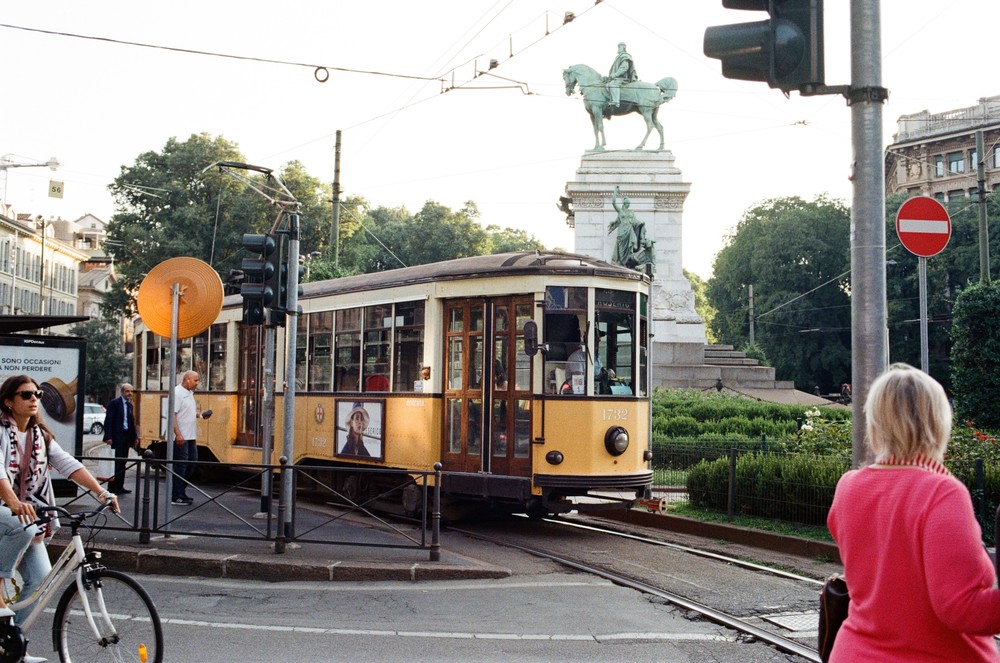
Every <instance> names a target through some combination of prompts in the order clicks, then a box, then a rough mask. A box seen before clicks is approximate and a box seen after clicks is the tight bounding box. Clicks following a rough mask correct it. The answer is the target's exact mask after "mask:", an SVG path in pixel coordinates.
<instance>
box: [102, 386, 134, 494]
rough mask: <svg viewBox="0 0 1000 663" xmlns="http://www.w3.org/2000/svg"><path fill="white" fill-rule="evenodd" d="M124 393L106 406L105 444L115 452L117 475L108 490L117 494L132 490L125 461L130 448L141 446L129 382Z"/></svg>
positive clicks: (123, 390)
mask: <svg viewBox="0 0 1000 663" xmlns="http://www.w3.org/2000/svg"><path fill="white" fill-rule="evenodd" d="M121 393H122V395H121V396H119V397H118V398H115V399H113V400H112V401H111V402H110V403H108V404H107V405H106V406H105V414H104V444H110V445H111V448H112V449H114V452H115V476H114V478H112V479H111V481H110V482H108V490H110V491H111V492H112V493H115V494H116V495H125V494H128V493H131V492H132V491H131V490H129V489H128V488H126V487H125V463H126V461H127V460H128V451H129V449H138V448H139V431H137V430H136V429H135V413H134V410H133V407H132V385H130V384H128V383H127V382H126V383H125V384H123V385H122V387H121Z"/></svg>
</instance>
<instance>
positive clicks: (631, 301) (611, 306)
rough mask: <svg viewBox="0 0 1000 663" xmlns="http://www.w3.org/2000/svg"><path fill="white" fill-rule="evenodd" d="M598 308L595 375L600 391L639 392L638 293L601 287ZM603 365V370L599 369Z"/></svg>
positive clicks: (597, 291) (603, 392) (597, 294)
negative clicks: (637, 372)
mask: <svg viewBox="0 0 1000 663" xmlns="http://www.w3.org/2000/svg"><path fill="white" fill-rule="evenodd" d="M594 309H595V311H596V315H597V337H596V338H597V340H598V345H597V347H596V348H595V376H594V381H595V385H596V388H597V391H598V392H599V393H602V394H633V393H637V392H636V384H635V383H636V377H637V376H636V372H635V370H634V369H635V349H636V348H635V344H636V315H635V314H636V311H635V294H634V293H630V292H626V291H618V290H605V289H601V288H598V289H597V290H596V291H595V301H594ZM597 362H600V367H601V370H598V369H597Z"/></svg>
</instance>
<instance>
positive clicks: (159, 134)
mask: <svg viewBox="0 0 1000 663" xmlns="http://www.w3.org/2000/svg"><path fill="white" fill-rule="evenodd" d="M825 4H826V8H825V12H826V13H825V41H826V49H825V60H826V83H827V84H828V85H846V84H848V83H850V25H849V14H848V11H849V10H848V8H849V2H848V1H847V0H827V2H826V3H825ZM567 12H572V13H573V15H574V16H575V18H574V19H573V20H572V21H570V22H564V16H565V15H566V13H567ZM766 17H767V16H766V13H764V12H749V11H738V10H729V9H724V8H723V7H722V2H721V0H697V1H696V2H690V1H686V2H682V1H681V0H604V1H602V2H597V3H595V2H593V0H559V4H555V3H553V2H552V0H428V1H426V2H414V1H413V0H369V1H367V2H356V1H347V0H312V1H308V2H307V1H305V0H285V1H284V2H281V3H274V2H261V1H259V0H239V1H236V0H207V1H206V0H202V1H201V2H193V1H191V0H172V1H171V2H156V1H147V2H135V1H134V0H129V1H118V0H91V1H89V2H78V1H74V0H0V24H2V25H0V43H2V44H3V47H4V53H5V58H4V66H3V76H2V79H0V80H2V82H3V93H2V94H3V103H2V105H0V155H11V156H10V159H12V160H13V162H14V163H44V162H46V161H48V160H49V159H50V157H56V158H57V159H58V160H59V162H60V164H61V167H60V169H59V170H58V171H57V172H55V173H53V172H51V171H50V170H49V169H48V168H44V167H38V168H34V167H29V168H14V169H9V170H8V171H7V178H6V187H4V183H3V181H2V180H0V195H5V199H6V202H7V203H9V204H12V205H13V206H14V208H15V209H16V211H17V212H28V213H31V214H43V215H45V216H58V217H62V218H64V219H76V218H78V217H80V216H83V215H84V214H86V213H91V214H94V215H96V216H97V217H99V218H101V219H103V220H105V221H107V220H108V219H110V217H111V216H112V214H114V212H115V210H114V206H113V200H112V198H111V197H110V195H109V194H108V191H107V186H108V184H109V183H110V182H111V181H112V180H113V179H114V178H115V177H117V176H118V175H119V174H120V172H121V169H122V168H123V167H128V166H130V165H132V164H133V163H134V162H135V159H136V158H137V157H138V156H139V155H140V154H142V153H144V152H147V151H153V152H160V151H162V149H163V147H164V145H165V144H166V142H167V141H168V140H169V139H170V138H172V137H176V138H177V139H178V140H186V139H187V138H188V137H190V136H191V135H192V134H199V133H208V134H210V135H212V136H222V137H224V138H226V139H227V140H229V141H231V142H233V143H236V144H237V145H238V146H239V148H240V150H241V151H242V152H243V154H244V155H245V157H246V159H247V161H248V162H249V163H252V164H256V165H260V166H266V167H269V168H274V169H280V168H281V166H282V165H283V164H285V163H287V162H288V161H291V160H297V161H300V162H301V163H303V164H304V166H305V168H306V170H307V171H308V172H309V173H310V174H312V175H314V176H316V177H318V178H320V179H322V180H324V181H332V179H333V173H334V145H335V135H336V131H337V130H341V131H342V150H341V189H342V191H343V194H344V195H345V196H363V197H364V198H366V199H367V200H368V202H369V203H371V204H372V205H374V206H380V205H381V206H389V207H397V206H402V207H405V208H406V209H408V210H409V211H410V212H417V211H419V210H420V208H421V207H422V206H423V205H424V203H425V202H426V201H428V200H433V201H436V202H438V203H441V204H444V205H447V206H448V207H450V208H452V209H456V210H457V209H460V208H461V207H462V206H463V205H464V203H465V202H466V201H469V200H471V201H474V202H475V203H476V204H477V205H478V207H479V209H480V211H481V221H482V223H484V224H493V225H497V226H500V227H511V228H517V229H523V230H525V231H527V232H528V233H530V234H533V235H534V236H535V237H537V238H538V239H539V240H541V241H542V242H543V243H544V244H545V245H546V246H548V247H549V248H557V247H558V248H563V249H569V250H572V249H573V248H574V246H573V233H572V230H571V229H570V228H568V227H567V225H566V218H565V215H564V214H563V213H562V212H560V211H559V209H558V208H557V202H558V199H559V196H560V195H562V194H563V193H564V190H565V186H566V183H567V182H568V181H569V180H571V179H573V177H574V173H575V170H576V168H577V167H578V166H579V163H580V158H581V156H582V155H583V154H584V152H585V150H586V149H588V148H590V147H592V146H593V142H594V139H593V133H592V130H591V126H590V120H589V118H588V116H587V115H586V112H585V111H584V109H583V104H582V101H581V99H580V96H579V94H578V93H577V94H575V95H574V96H567V95H566V93H565V85H564V83H563V80H562V70H563V69H564V68H565V67H568V66H570V65H573V64H577V63H584V64H589V65H590V66H592V67H594V68H595V69H597V70H599V71H601V72H602V73H603V72H606V71H607V69H608V67H609V66H610V65H611V62H612V60H613V59H614V56H615V54H616V51H617V44H618V43H619V42H625V43H626V44H627V45H628V51H629V53H631V55H632V56H633V58H634V61H635V64H636V69H637V71H638V74H639V77H640V78H641V79H642V80H646V81H651V82H652V81H657V80H659V79H661V78H664V77H666V76H671V77H673V78H675V79H676V80H677V81H678V84H679V91H678V93H677V96H676V98H675V99H673V100H672V101H670V102H669V103H667V104H665V105H664V106H662V107H661V109H660V121H661V122H662V123H663V125H664V131H665V136H666V145H665V147H666V148H667V149H669V150H670V151H671V152H672V153H673V154H674V156H675V158H676V161H675V165H676V166H677V167H678V168H680V170H681V171H682V176H683V179H684V181H686V182H690V183H691V193H690V195H689V196H688V198H687V200H686V202H685V206H684V220H683V240H682V241H683V244H682V263H683V266H684V268H685V269H688V270H690V271H692V272H694V273H696V274H698V275H700V276H701V277H703V278H708V277H710V276H711V273H712V265H713V262H714V260H715V256H716V254H717V253H718V251H719V250H720V249H721V248H722V247H723V246H724V245H725V241H726V237H727V235H728V234H730V233H731V232H732V231H733V229H734V228H735V226H736V224H737V223H738V222H739V221H740V219H741V217H742V215H743V213H744V211H745V210H747V209H748V208H750V207H753V206H754V205H756V204H758V203H760V202H762V201H764V200H767V199H769V198H774V197H783V196H801V197H803V198H805V199H807V200H812V199H813V198H815V197H816V196H818V195H821V194H826V195H829V196H830V197H833V198H837V199H841V200H843V201H845V202H846V203H847V204H850V202H851V196H852V190H851V183H850V181H849V179H848V177H849V175H850V170H851V162H852V160H853V159H852V148H851V117H850V109H849V108H848V107H847V105H846V102H845V100H844V99H843V97H839V96H824V97H811V98H803V97H800V96H799V95H798V94H792V95H791V97H790V98H785V96H784V95H783V94H782V93H781V92H780V91H777V90H772V89H770V88H769V87H768V86H767V85H766V84H765V83H754V82H745V81H732V80H728V79H725V78H723V77H722V74H721V68H720V63H719V62H718V61H717V60H713V59H710V58H708V57H706V56H704V55H703V54H702V40H703V36H704V31H705V28H706V27H709V26H713V25H722V24H727V23H741V22H746V21H756V20H761V19H764V18H766ZM998 24H1000V3H997V2H992V1H985V0H886V1H885V2H882V53H883V74H882V80H883V85H884V86H885V87H887V88H888V89H889V92H890V97H889V100H888V102H887V103H886V104H885V106H884V111H883V113H884V114H883V127H884V143H885V144H889V143H891V142H892V135H893V133H895V131H896V120H897V119H898V118H899V117H900V116H901V115H904V114H911V113H916V112H919V111H921V110H925V109H926V110H930V111H931V112H943V111H948V110H952V109H958V108H965V107H968V106H973V105H975V104H976V103H977V100H978V99H979V98H981V97H987V96H992V95H995V94H1000V85H993V86H991V83H990V76H989V75H988V72H989V67H990V65H991V63H992V62H993V60H994V57H995V53H994V51H995V48H996V46H995V45H996V26H997V25H998ZM12 26H15V27H12ZM70 35H77V36H70ZM85 37H86V38H85ZM122 42H129V43H122ZM137 44H145V45H149V46H156V47H158V48H149V47H146V46H140V45H137ZM191 51H197V52H200V53H194V52H191ZM202 53H209V54H202ZM211 54H216V55H211ZM221 55H226V56H237V57H220V56H221ZM491 59H495V60H497V67H496V68H494V69H492V70H490V71H489V73H488V74H485V75H478V76H476V75H475V72H476V71H486V70H487V69H488V62H489V61H490V60H491ZM279 62H280V63H279ZM281 63H288V64H281ZM317 66H323V67H325V68H326V74H328V78H327V80H326V81H325V82H322V83H321V82H319V81H318V80H317V71H316V67H317ZM984 74H985V75H984ZM320 77H322V72H320ZM605 131H606V136H607V142H608V148H609V149H631V148H633V147H635V145H637V144H638V142H639V140H641V138H642V135H643V133H644V131H645V127H644V124H643V122H642V119H641V117H640V116H639V115H636V114H632V115H630V116H627V117H619V118H615V119H613V120H612V121H610V122H608V123H606V127H605ZM656 143H657V140H656V138H655V133H654V137H652V138H651V139H650V143H649V144H648V145H647V147H655V146H656ZM206 165H207V164H206ZM973 175H974V173H973ZM50 179H55V180H58V181H62V182H63V183H64V197H63V198H62V199H54V198H49V197H48V196H47V192H48V184H49V180H50ZM970 186H972V183H971V182H970ZM4 191H5V194H3V192H4ZM210 221H211V220H206V222H210ZM306 248H308V247H306Z"/></svg>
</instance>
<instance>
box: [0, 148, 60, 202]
mask: <svg viewBox="0 0 1000 663" xmlns="http://www.w3.org/2000/svg"><path fill="white" fill-rule="evenodd" d="M61 165H62V164H61V163H59V159H57V158H55V157H50V158H49V160H48V161H46V162H45V163H16V162H15V161H14V158H13V156H12V155H10V154H5V155H3V156H2V157H0V173H3V199H2V200H0V203H3V204H6V203H7V171H8V170H10V169H11V168H49V169H51V170H58V168H59V166H61Z"/></svg>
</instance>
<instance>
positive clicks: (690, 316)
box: [566, 150, 706, 365]
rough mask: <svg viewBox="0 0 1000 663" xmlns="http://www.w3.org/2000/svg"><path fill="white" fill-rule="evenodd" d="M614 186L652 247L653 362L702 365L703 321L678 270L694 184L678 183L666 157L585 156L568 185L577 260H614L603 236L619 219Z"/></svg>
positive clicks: (677, 172) (611, 246)
mask: <svg viewBox="0 0 1000 663" xmlns="http://www.w3.org/2000/svg"><path fill="white" fill-rule="evenodd" d="M616 186H617V187H619V189H620V191H621V196H622V197H624V198H628V199H629V202H630V207H631V209H632V211H633V212H634V213H635V216H636V218H637V219H638V220H639V221H642V222H644V223H645V224H646V233H647V235H648V236H649V237H650V238H652V239H653V241H654V242H655V245H654V252H655V259H656V273H655V274H654V275H653V289H652V290H653V292H652V329H651V331H652V333H653V356H652V357H651V359H652V362H653V364H654V365H655V364H700V363H703V362H704V358H705V351H704V348H705V344H706V337H705V321H704V320H702V319H701V317H700V316H699V315H698V314H697V313H695V310H694V291H693V290H692V289H691V284H690V283H689V282H688V280H687V279H686V278H684V273H683V271H682V264H681V220H682V216H683V212H684V199H685V198H686V197H687V194H688V192H689V191H690V190H691V184H690V183H688V182H684V181H683V180H682V178H681V171H680V169H678V168H677V167H676V166H674V155H673V153H672V152H670V151H669V150H662V151H656V152H653V151H650V152H643V151H607V152H588V153H586V154H584V156H583V159H582V160H581V163H580V168H579V169H577V171H576V179H574V180H573V181H571V182H568V183H567V184H566V194H567V196H568V197H569V198H571V199H572V204H573V212H574V215H573V216H574V238H575V242H576V248H575V250H576V252H577V253H581V254H584V255H589V256H594V257H595V258H600V259H602V260H606V261H608V262H610V261H611V255H612V252H613V251H614V244H615V235H614V234H610V235H609V234H608V225H609V224H610V223H611V222H612V221H614V220H615V218H617V213H616V212H615V209H614V207H612V205H611V193H612V191H613V190H614V188H615V187H616Z"/></svg>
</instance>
